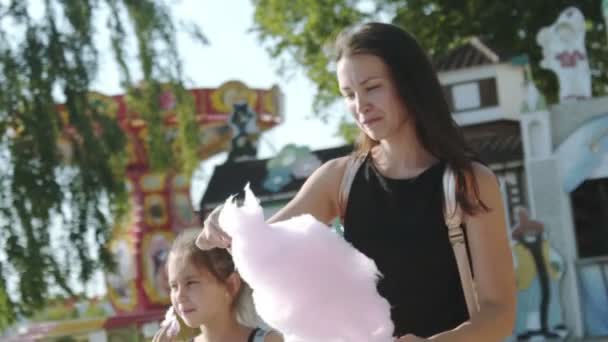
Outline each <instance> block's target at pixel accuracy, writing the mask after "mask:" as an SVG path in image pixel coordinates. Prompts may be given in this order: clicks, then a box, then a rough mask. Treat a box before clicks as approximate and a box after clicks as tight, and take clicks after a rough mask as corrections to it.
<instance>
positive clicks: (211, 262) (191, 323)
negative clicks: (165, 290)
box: [153, 230, 283, 342]
mask: <svg viewBox="0 0 608 342" xmlns="http://www.w3.org/2000/svg"><path fill="white" fill-rule="evenodd" d="M197 233H198V232H197V231H196V230H186V231H184V232H182V233H181V234H179V235H178V236H177V238H176V239H175V241H174V242H173V245H172V247H171V251H170V253H169V258H168V260H167V270H168V276H169V287H170V289H171V304H172V309H173V312H174V314H177V315H179V318H180V319H181V321H183V322H184V323H185V324H186V325H187V326H188V327H191V328H196V327H200V334H199V335H198V336H196V337H194V338H193V339H191V340H190V341H193V342H226V341H230V342H262V341H263V342H282V341H283V339H282V338H281V336H280V335H278V334H277V333H275V332H270V331H265V330H263V329H261V328H259V327H258V324H259V323H260V321H259V319H258V317H257V314H256V313H255V310H254V307H253V301H252V299H251V289H250V288H249V286H247V284H246V283H245V282H244V281H243V280H242V279H241V278H240V277H239V274H238V273H237V272H236V271H235V268H234V263H233V261H232V257H231V256H230V254H229V253H228V252H227V251H226V250H225V249H212V250H208V251H202V250H200V249H199V248H197V247H196V245H195V240H196V236H197ZM169 320H170V321H171V320H177V317H169ZM163 323H165V322H163ZM169 328H170V325H164V324H163V327H162V328H161V329H160V330H159V332H158V333H157V334H156V336H155V337H154V340H153V341H155V342H160V341H174V338H172V337H170V336H169V335H170V334H169Z"/></svg>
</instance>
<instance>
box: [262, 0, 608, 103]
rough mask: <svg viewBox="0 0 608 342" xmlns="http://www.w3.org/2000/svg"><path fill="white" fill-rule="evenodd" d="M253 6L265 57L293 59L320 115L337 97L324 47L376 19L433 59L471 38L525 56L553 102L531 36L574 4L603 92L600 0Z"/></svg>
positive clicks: (304, 1) (551, 84)
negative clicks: (312, 89)
mask: <svg viewBox="0 0 608 342" xmlns="http://www.w3.org/2000/svg"><path fill="white" fill-rule="evenodd" d="M254 4H255V5H256V11H255V27H254V31H256V32H258V34H259V38H260V39H261V40H262V41H263V42H265V43H266V45H267V46H268V49H269V52H270V54H271V55H272V56H273V57H275V58H277V59H280V58H286V59H289V60H292V61H294V62H295V63H294V64H292V65H288V67H293V66H299V67H302V68H303V69H304V70H305V72H306V74H307V75H308V77H309V78H310V79H311V80H312V81H314V82H315V83H316V84H317V86H318V89H317V94H316V100H315V111H316V112H317V114H324V113H323V110H325V109H327V107H328V105H329V104H330V103H331V102H332V101H333V100H334V99H336V98H337V96H338V95H339V94H338V89H337V86H336V83H335V80H334V79H335V76H334V75H333V73H334V71H333V70H331V68H329V67H328V65H330V64H329V63H328V57H327V49H325V48H324V47H326V46H327V45H328V44H329V43H331V41H332V40H333V38H334V37H335V35H336V33H337V32H339V31H340V30H341V29H343V28H345V27H347V26H349V25H352V24H356V23H360V22H362V21H366V20H374V19H375V20H378V18H382V19H386V18H390V20H392V22H393V23H395V24H398V25H400V26H401V27H403V28H405V29H407V30H408V31H410V32H412V33H413V34H414V35H415V36H416V37H417V38H418V40H419V41H420V43H421V44H422V46H423V47H425V49H426V50H427V51H428V53H429V54H430V55H431V56H432V57H433V58H434V57H437V56H441V55H443V54H445V53H446V52H447V51H448V50H449V49H451V48H453V47H455V46H457V45H458V44H461V43H462V42H464V41H465V40H466V39H468V38H470V37H471V36H478V37H481V38H482V39H483V40H484V41H487V42H489V43H490V44H489V45H490V46H491V47H493V48H496V50H497V51H499V52H500V51H505V52H509V53H513V54H522V53H526V54H528V55H529V56H530V58H531V65H532V71H533V74H534V78H535V80H536V81H537V83H538V86H539V88H540V90H541V91H542V92H543V93H544V94H547V97H548V99H549V100H550V101H555V100H556V98H557V80H556V78H555V76H554V75H553V74H552V73H551V72H549V71H546V70H542V69H540V67H539V66H538V64H539V61H540V59H541V57H542V52H541V49H540V47H539V46H538V45H537V43H536V33H537V32H538V31H539V30H540V28H541V27H544V26H548V25H550V24H552V23H553V22H554V21H555V20H556V19H557V16H558V15H559V13H560V12H561V11H562V10H563V9H565V8H566V7H568V6H576V7H578V8H579V9H580V10H581V11H582V12H583V14H584V15H585V16H586V18H587V28H588V31H587V51H588V53H589V59H590V63H591V68H592V70H595V72H594V78H593V82H594V88H593V90H594V94H595V95H603V94H606V92H607V91H608V90H607V89H606V84H608V42H607V41H606V31H605V28H604V23H603V22H604V20H603V18H602V14H601V0H589V1H576V0H554V1H548V0H513V1H502V2H500V1H491V0H467V1H453V0H407V1H405V0H382V1H374V2H370V1H356V0H329V1H326V0H295V1H281V0H254ZM370 6H375V7H373V8H370ZM284 67H285V66H284V65H283V66H282V68H284Z"/></svg>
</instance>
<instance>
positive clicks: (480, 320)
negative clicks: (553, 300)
mask: <svg viewBox="0 0 608 342" xmlns="http://www.w3.org/2000/svg"><path fill="white" fill-rule="evenodd" d="M336 63H337V65H336V66H337V80H338V85H339V88H340V89H339V90H340V92H341V93H342V95H343V96H344V102H345V104H346V107H347V108H348V109H349V111H350V112H351V113H352V115H353V118H354V119H355V121H356V123H357V125H358V126H359V130H360V138H359V141H358V150H357V151H356V153H355V154H354V155H353V156H349V157H343V158H337V159H334V160H331V161H328V162H327V163H325V164H324V165H323V166H321V167H320V168H319V169H317V170H316V171H315V172H314V173H313V174H312V175H311V176H310V177H309V178H308V179H307V180H306V183H305V184H304V185H303V186H302V188H301V189H300V191H299V192H298V194H297V195H296V196H295V197H294V198H293V199H292V200H291V201H290V202H289V203H288V204H287V205H286V206H285V207H284V208H283V209H281V210H280V211H279V212H277V213H276V214H275V215H274V216H273V217H272V218H270V220H269V221H270V222H275V221H281V220H285V219H287V218H290V217H293V216H297V215H301V214H304V213H310V214H312V215H313V216H315V217H316V218H317V219H318V220H319V221H322V222H331V221H332V220H333V219H334V218H336V217H341V218H342V223H343V226H344V237H345V238H346V239H347V240H348V241H349V242H351V243H352V244H353V246H354V247H355V248H357V249H359V250H360V251H361V252H362V253H364V254H365V255H367V256H368V257H370V258H371V259H372V260H374V261H375V263H376V265H377V266H378V269H379V270H380V273H381V274H382V275H383V277H382V278H381V280H380V282H379V284H378V291H379V292H380V294H381V295H382V296H384V297H385V298H386V299H387V300H388V302H389V303H390V304H391V318H392V320H393V322H394V324H395V334H396V336H397V337H400V341H404V342H405V341H409V342H411V341H426V340H427V339H428V340H433V341H452V342H455V341H466V342H469V341H483V342H492V341H502V340H504V339H505V338H506V337H508V336H510V335H511V332H512V329H513V326H514V322H515V277H514V271H513V263H512V259H511V251H510V249H509V244H508V239H507V234H506V232H507V230H506V227H505V213H504V206H503V203H502V196H501V192H500V189H499V185H498V181H497V179H496V176H495V175H494V174H493V173H492V171H491V170H490V169H488V168H487V167H486V166H484V165H482V164H480V163H479V162H477V161H476V156H475V153H474V152H473V151H472V149H471V148H470V147H469V146H467V144H466V142H465V140H464V138H463V135H462V132H461V131H460V130H459V128H458V126H457V125H456V123H455V121H454V119H453V118H452V114H451V113H450V110H449V107H448V104H447V102H446V100H445V98H444V95H443V92H442V88H441V85H440V83H439V81H438V79H437V76H436V74H435V71H434V70H433V66H432V64H431V63H430V61H429V59H428V58H427V56H426V54H425V53H424V51H423V50H422V48H421V47H420V46H419V44H418V43H417V42H416V40H415V39H414V38H413V37H412V36H411V35H410V34H409V33H407V32H405V31H404V30H402V29H400V28H398V27H396V26H394V25H389V24H383V23H367V24H364V25H361V26H358V27H355V28H353V29H349V30H346V31H344V32H343V33H342V34H341V35H340V36H339V38H338V40H337V42H336ZM353 158H356V160H358V161H360V163H357V164H355V163H352V161H353V160H355V159H353ZM352 165H357V168H356V169H355V170H354V171H353V169H354V168H353V167H352ZM447 166H450V167H451V169H452V170H453V171H454V173H455V175H456V184H457V187H456V201H457V203H458V205H459V207H460V208H461V209H462V224H463V226H464V228H465V229H464V231H465V233H466V234H465V236H466V242H467V247H468V251H469V253H470V256H471V266H472V271H473V274H474V277H475V285H476V292H477V300H478V310H477V311H476V312H474V313H469V312H468V309H467V305H466V298H465V297H464V292H463V288H462V285H461V279H460V275H459V270H458V265H457V260H456V258H455V256H454V252H453V250H452V246H451V244H450V240H449V238H448V230H447V227H446V223H445V218H444V217H443V205H444V192H443V187H442V178H443V174H444V171H445V170H446V167H447ZM345 174H348V175H353V177H354V178H352V182H350V184H351V185H350V188H349V190H350V191H349V193H348V197H347V198H342V197H341V194H344V192H343V191H342V188H341V184H344V182H343V180H344V179H350V177H345ZM347 183H348V182H347ZM268 243H272V241H268ZM197 245H198V246H199V247H200V248H204V249H206V248H211V247H229V246H230V237H229V236H227V235H226V234H225V233H224V232H222V230H221V227H218V226H217V225H216V224H214V220H213V219H208V220H207V221H206V224H205V227H204V229H203V231H202V233H201V235H200V236H199V240H198V241H197ZM353 300H356V298H353Z"/></svg>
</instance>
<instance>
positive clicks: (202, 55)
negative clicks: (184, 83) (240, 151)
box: [93, 0, 345, 202]
mask: <svg viewBox="0 0 608 342" xmlns="http://www.w3.org/2000/svg"><path fill="white" fill-rule="evenodd" d="M172 7H173V8H172V9H173V13H174V15H175V17H176V19H178V20H184V21H190V22H194V23H197V24H198V25H199V26H200V27H201V29H202V31H203V33H204V34H205V36H206V37H207V38H208V39H209V41H210V45H208V46H202V45H201V44H200V43H198V42H196V41H193V40H192V39H191V38H189V36H188V35H187V34H181V35H179V36H178V49H179V52H180V54H181V56H182V58H183V62H184V75H185V77H186V78H187V79H190V80H191V82H190V86H192V87H194V88H201V87H219V86H220V85H221V84H223V83H224V82H226V81H230V80H238V81H241V82H243V83H245V84H246V85H247V86H249V87H252V88H270V87H271V86H272V85H275V84H276V85H278V86H279V88H280V89H281V91H282V92H283V94H284V99H285V113H284V115H285V117H284V122H283V123H282V124H281V125H279V126H278V127H275V128H273V129H272V130H270V131H268V132H266V133H264V135H263V136H262V138H261V141H260V142H259V147H260V149H259V151H258V153H259V154H258V157H260V158H267V157H272V156H273V155H274V154H275V153H276V152H278V150H280V149H281V147H283V146H284V145H286V144H288V143H295V144H298V145H307V146H309V147H310V148H311V149H320V148H327V147H333V146H339V145H341V144H343V143H344V140H343V139H342V138H340V137H337V136H336V132H337V127H338V122H339V119H340V118H341V117H342V116H343V115H344V113H345V110H344V107H343V106H342V105H337V106H335V108H336V115H335V116H332V118H330V119H329V122H327V123H324V122H322V121H321V120H320V119H317V118H314V117H313V111H312V101H313V96H314V91H315V85H314V84H313V83H312V82H310V81H309V80H308V79H307V78H306V76H305V75H304V74H303V72H302V70H294V72H291V73H290V75H289V77H287V76H280V75H279V74H278V73H277V69H278V62H276V61H273V60H272V59H271V58H270V56H269V54H268V53H267V52H266V51H265V49H264V48H263V46H262V44H261V43H260V41H259V40H258V39H257V37H256V35H255V34H254V33H249V32H248V30H249V29H251V28H252V27H253V13H254V7H253V6H252V4H251V1H250V0H222V1H217V0H181V1H176V2H175V5H174V6H172ZM102 44H104V43H102ZM105 44H107V42H105ZM106 51H109V45H108V50H106ZM100 58H101V70H100V73H99V75H100V77H99V78H98V79H97V80H96V82H95V83H94V84H93V88H95V89H96V90H99V91H101V92H103V93H105V94H108V95H114V94H118V93H121V92H122V90H121V88H120V84H119V82H120V76H119V73H118V69H117V68H116V66H115V64H114V62H113V61H112V58H113V57H112V55H111V54H102V56H101V57H100ZM313 136H314V138H313ZM224 159H225V154H222V155H218V156H217V157H215V158H211V159H209V160H206V161H203V162H202V163H201V168H200V169H199V170H197V172H195V175H194V176H193V180H192V191H191V195H192V199H193V201H195V202H197V201H198V199H199V198H201V196H202V194H203V191H204V188H205V184H206V181H207V179H208V177H209V176H210V175H211V172H212V170H213V166H214V165H216V164H217V163H222V162H223V161H224Z"/></svg>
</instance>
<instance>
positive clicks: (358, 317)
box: [219, 187, 394, 342]
mask: <svg viewBox="0 0 608 342" xmlns="http://www.w3.org/2000/svg"><path fill="white" fill-rule="evenodd" d="M219 224H220V226H221V227H222V229H224V230H225V231H226V233H228V234H229V235H230V236H231V237H232V255H233V258H234V262H235V264H236V267H237V269H238V271H239V273H240V274H241V276H242V277H243V279H245V281H247V283H249V285H250V286H251V288H252V289H253V299H254V302H255V306H256V309H257V311H258V313H259V315H260V316H261V317H262V319H263V320H264V321H265V322H266V323H267V324H268V325H270V326H271V327H272V328H274V329H276V330H277V331H279V332H281V333H282V334H283V335H284V338H285V341H286V342H296V341H297V342H389V341H393V338H392V334H393V330H394V326H393V323H392V321H391V318H390V306H389V304H388V302H387V301H386V299H384V298H382V297H381V296H380V295H379V294H378V292H377V290H376V282H377V279H378V276H379V273H378V269H377V268H376V265H375V263H374V262H373V261H372V260H371V259H369V258H368V257H366V256H365V255H363V254H362V253H360V252H359V251H357V250H356V249H355V248H354V247H353V246H352V245H350V244H349V243H348V242H347V241H345V240H344V239H343V238H342V237H341V236H339V235H338V234H336V233H334V232H333V231H332V230H331V229H329V228H328V227H327V226H326V225H325V224H323V223H320V222H319V221H317V220H316V219H315V218H314V217H312V216H311V215H302V216H298V217H294V218H292V219H289V220H286V221H282V222H277V223H274V224H271V225H269V224H266V222H265V220H264V215H263V211H262V208H261V207H260V205H259V204H258V201H257V199H256V198H255V196H254V195H253V193H252V192H251V190H250V189H249V187H247V188H246V189H245V202H244V204H243V206H241V207H237V205H236V204H235V203H234V201H233V200H232V199H229V200H228V201H227V202H226V204H225V205H224V208H223V210H222V212H221V213H220V216H219Z"/></svg>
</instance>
